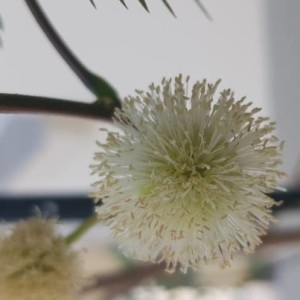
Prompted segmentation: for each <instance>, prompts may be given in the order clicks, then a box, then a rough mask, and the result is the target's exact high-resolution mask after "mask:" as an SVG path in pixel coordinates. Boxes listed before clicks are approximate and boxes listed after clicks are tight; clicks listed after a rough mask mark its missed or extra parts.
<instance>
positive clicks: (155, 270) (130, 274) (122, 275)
mask: <svg viewBox="0 0 300 300" xmlns="http://www.w3.org/2000/svg"><path fill="white" fill-rule="evenodd" d="M164 269H165V267H164V266H162V265H146V266H141V267H135V268H129V269H126V270H122V271H120V272H117V273H114V274H110V275H105V276H99V277H96V278H95V279H94V281H93V282H92V283H91V284H90V285H87V286H85V287H84V288H83V289H82V293H87V292H90V291H93V290H95V289H99V288H110V289H112V287H114V288H116V287H117V288H118V289H122V290H123V289H124V288H125V289H126V290H128V289H129V288H131V287H133V286H136V285H138V284H139V283H140V282H141V281H143V280H145V279H147V278H151V277H157V276H163V275H166V274H167V273H166V272H165V271H164Z"/></svg>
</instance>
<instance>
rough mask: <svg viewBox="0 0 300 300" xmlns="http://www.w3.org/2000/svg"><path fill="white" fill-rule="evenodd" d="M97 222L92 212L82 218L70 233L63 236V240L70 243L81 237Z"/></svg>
mask: <svg viewBox="0 0 300 300" xmlns="http://www.w3.org/2000/svg"><path fill="white" fill-rule="evenodd" d="M98 222H99V220H98V218H97V215H96V214H94V215H92V216H91V217H89V218H88V219H86V220H84V221H83V222H82V223H81V224H80V225H79V226H78V227H77V228H76V229H75V230H74V231H73V232H72V233H71V234H69V235H68V236H67V237H66V238H65V242H66V243H67V244H68V245H70V244H72V243H74V242H75V241H77V240H78V239H79V238H81V237H82V236H83V235H84V234H85V233H86V232H87V231H88V230H89V229H90V228H92V227H93V226H94V225H96V224H97V223H98Z"/></svg>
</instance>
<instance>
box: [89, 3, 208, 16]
mask: <svg viewBox="0 0 300 300" xmlns="http://www.w3.org/2000/svg"><path fill="white" fill-rule="evenodd" d="M119 1H120V2H121V3H122V4H123V5H124V7H126V8H128V7H127V4H126V2H125V0H119ZM138 1H139V2H140V4H141V5H142V6H143V8H144V9H145V10H146V11H147V12H150V10H149V8H148V5H147V2H146V0H138ZM161 1H162V3H163V4H164V5H165V7H166V8H167V9H168V10H169V12H170V13H171V14H172V15H173V16H174V17H176V15H175V12H174V10H173V9H172V7H171V5H170V4H169V2H168V1H167V0H161ZM194 1H195V2H196V4H197V5H198V7H199V8H200V9H201V10H202V12H203V14H204V15H205V16H206V17H207V18H208V19H209V20H211V19H212V18H211V16H210V14H209V12H208V11H207V9H206V8H205V6H204V5H203V4H202V2H201V1H200V0H194ZM90 2H91V4H92V5H93V6H94V7H96V5H95V2H94V0H90Z"/></svg>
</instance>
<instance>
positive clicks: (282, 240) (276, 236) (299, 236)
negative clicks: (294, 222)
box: [262, 230, 300, 247]
mask: <svg viewBox="0 0 300 300" xmlns="http://www.w3.org/2000/svg"><path fill="white" fill-rule="evenodd" d="M262 241H263V244H262V247H263V246H269V245H282V244H287V243H296V242H298V243H299V242H300V231H299V230H294V231H287V232H276V233H275V232H274V233H269V234H267V235H266V236H264V237H263V238H262Z"/></svg>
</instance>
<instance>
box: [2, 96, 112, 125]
mask: <svg viewBox="0 0 300 300" xmlns="http://www.w3.org/2000/svg"><path fill="white" fill-rule="evenodd" d="M0 112H1V113H43V114H59V115H69V116H76V117H83V118H90V119H103V120H106V121H111V117H112V115H113V108H112V107H111V106H109V105H108V106H105V105H102V104H101V103H99V102H94V103H83V102H75V101H68V100H63V99H54V98H48V97H41V96H27V95H18V94H0Z"/></svg>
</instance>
